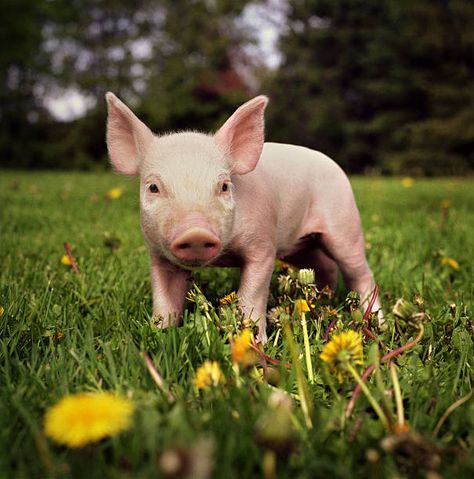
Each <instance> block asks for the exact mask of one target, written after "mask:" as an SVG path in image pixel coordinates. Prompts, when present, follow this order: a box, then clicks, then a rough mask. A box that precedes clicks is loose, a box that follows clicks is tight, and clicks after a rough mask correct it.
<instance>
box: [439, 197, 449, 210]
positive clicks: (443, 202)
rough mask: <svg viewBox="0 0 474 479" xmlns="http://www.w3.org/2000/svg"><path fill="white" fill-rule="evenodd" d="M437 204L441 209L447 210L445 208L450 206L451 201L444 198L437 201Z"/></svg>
mask: <svg viewBox="0 0 474 479" xmlns="http://www.w3.org/2000/svg"><path fill="white" fill-rule="evenodd" d="M439 206H440V207H441V209H443V210H447V209H449V208H451V201H449V200H446V199H444V200H441V201H440V202H439Z"/></svg>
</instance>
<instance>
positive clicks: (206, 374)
mask: <svg viewBox="0 0 474 479" xmlns="http://www.w3.org/2000/svg"><path fill="white" fill-rule="evenodd" d="M224 380H225V378H224V374H223V373H222V370H221V367H220V366H219V363H218V362H217V361H205V362H204V363H203V364H201V366H199V368H198V370H197V371H196V377H195V378H194V385H195V386H196V387H197V388H198V389H204V388H207V387H215V386H218V385H219V384H220V383H223V382H224Z"/></svg>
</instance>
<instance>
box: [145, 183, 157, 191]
mask: <svg viewBox="0 0 474 479" xmlns="http://www.w3.org/2000/svg"><path fill="white" fill-rule="evenodd" d="M148 189H149V190H150V192H151V193H159V192H160V189H159V188H158V186H157V185H156V184H155V183H152V184H151V185H150V186H149V187H148Z"/></svg>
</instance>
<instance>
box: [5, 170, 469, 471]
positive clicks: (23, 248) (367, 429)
mask: <svg viewBox="0 0 474 479" xmlns="http://www.w3.org/2000/svg"><path fill="white" fill-rule="evenodd" d="M352 182H353V186H354V190H355V194H356V198H357V202H358V205H359V209H360V211H361V215H362V221H363V224H364V231H365V235H366V241H367V255H368V259H369V263H370V264H371V266H372V269H373V271H374V273H375V276H376V280H377V283H378V284H379V286H380V291H381V294H382V300H383V305H384V310H385V314H386V323H385V324H384V325H383V326H381V327H378V326H377V325H376V324H374V322H373V318H371V316H370V315H368V316H369V317H368V318H367V317H364V318H363V317H362V314H361V313H360V312H359V310H358V309H357V308H356V307H355V304H356V298H355V299H354V298H352V296H349V298H348V299H347V298H346V295H347V291H345V290H344V288H343V285H342V284H340V285H339V286H338V288H337V290H336V292H335V294H334V295H332V294H330V293H329V292H327V291H326V292H316V291H315V290H314V288H312V287H310V286H307V285H306V286H305V284H304V281H302V280H301V278H300V279H298V272H297V271H293V270H291V269H290V270H288V269H287V267H286V266H285V265H282V264H280V265H278V267H277V271H276V272H275V275H274V280H273V283H272V290H271V298H270V308H274V309H273V310H272V312H271V316H272V318H273V319H272V320H271V321H270V322H269V329H268V333H269V341H268V343H267V344H266V345H265V347H264V351H263V352H260V353H257V352H255V351H254V350H253V349H251V348H250V347H249V346H248V343H246V342H245V341H244V339H245V338H244V336H245V334H244V335H241V336H239V339H235V338H236V337H237V336H238V335H239V334H241V331H242V330H243V329H244V327H245V326H250V327H251V325H248V324H246V325H244V326H243V325H241V324H240V323H239V322H238V321H237V318H238V310H237V306H236V304H235V303H234V302H231V304H229V305H221V304H220V303H219V298H222V297H223V296H224V295H225V294H228V293H230V292H231V291H233V290H235V289H236V287H237V284H238V272H237V271H235V270H224V269H222V270H203V271H197V272H196V273H195V278H194V279H195V283H196V285H197V287H198V288H199V289H194V290H193V293H194V294H193V295H192V298H191V299H193V301H189V302H188V306H187V310H186V314H185V319H184V326H183V327H181V328H171V329H169V330H159V329H157V328H156V327H155V326H154V324H153V321H152V318H151V316H150V315H151V288H150V284H149V271H148V257H147V250H146V248H145V246H144V244H143V241H142V238H141V233H140V227H139V213H138V185H137V181H136V180H135V179H127V178H122V177H118V176H116V175H113V174H111V173H97V174H94V173H49V172H30V173H17V172H5V171H1V172H0V315H1V317H0V325H1V336H0V346H1V347H0V355H1V361H0V369H1V372H0V384H1V387H0V407H1V410H0V412H1V413H0V421H1V424H0V437H1V443H0V451H1V452H0V477H2V478H3V477H5V478H16V477H18V478H33V477H51V478H55V477H57V478H62V477H74V478H76V477H77V478H79V477H87V478H95V477H97V478H103V477H113V478H148V477H173V478H184V477H189V478H206V477H216V478H224V477H226V478H232V477H239V478H253V477H266V478H269V479H270V478H274V477H278V478H283V477H293V478H317V477H324V478H327V477H334V478H337V477H341V478H342V477H348V478H359V477H361V478H367V477H374V478H377V477H380V478H395V477H407V478H408V477H409V478H412V477H429V478H432V479H434V478H437V477H446V478H448V477H456V478H463V477H466V478H468V477H469V478H470V477H474V454H473V447H474V432H473V431H474V400H473V399H472V391H473V382H474V373H473V365H474V355H473V341H472V336H473V335H472V331H473V323H472V321H473V317H472V316H473V303H474V301H473V300H474V281H473V277H474V276H473V259H474V181H473V180H472V179H419V180H418V179H415V180H411V179H404V180H402V179H400V178H391V179H385V178H353V179H352ZM113 188H120V190H119V191H118V193H117V192H116V193H117V194H116V195H115V196H116V197H114V194H109V196H112V197H108V196H107V193H108V192H110V190H111V189H113ZM120 193H121V194H120ZM65 242H68V243H69V244H70V247H71V251H72V256H73V257H74V259H75V261H76V263H77V267H78V270H79V273H76V272H75V271H74V270H73V268H72V267H71V266H70V265H67V264H63V262H62V259H63V256H64V255H66V252H65V249H64V246H63V245H64V243H65ZM65 262H67V261H65ZM316 275H317V271H316ZM199 291H202V294H200V293H199ZM302 298H306V299H307V303H309V304H310V311H309V312H305V313H304V315H303V316H304V317H303V318H302V317H301V316H302V315H301V314H300V313H299V311H298V307H297V306H298V305H299V306H300V309H301V305H302V304H303V303H301V302H300V303H298V302H297V303H296V304H295V300H297V299H302ZM400 299H402V300H403V301H399V300H400ZM209 302H210V303H211V306H209ZM394 307H395V309H394ZM366 316H367V315H366ZM348 330H354V331H357V332H359V331H361V333H360V335H359V333H358V334H357V335H356V336H357V338H362V340H363V351H364V355H363V364H360V362H361V361H357V358H356V356H355V355H354V356H351V352H353V350H352V349H350V348H349V347H348V349H347V351H346V352H348V354H349V356H350V357H349V359H348V360H347V361H346V360H344V361H342V360H341V362H340V363H336V362H333V363H331V362H325V361H323V360H322V359H321V357H320V354H321V352H322V350H323V347H324V346H325V344H328V341H334V338H337V337H340V336H339V335H340V334H341V333H342V332H343V331H348ZM230 338H233V342H232V344H233V346H231V344H230V343H231V342H230V341H229V339H230ZM237 345H239V346H240V347H241V349H242V348H243V355H240V356H239V355H238V354H237V352H238V351H237ZM246 348H247V349H246ZM354 348H355V349H357V348H356V347H354ZM354 348H353V349H354ZM398 348H402V350H400V351H399V354H398V355H397V357H395V356H394V357H393V358H392V360H391V361H390V360H389V359H388V358H387V359H383V358H385V357H386V356H390V351H395V352H397V351H396V350H397V349H398ZM403 348H405V349H403ZM241 352H242V351H241ZM145 353H146V355H145ZM146 358H148V359H149V361H148V363H147V361H146ZM239 358H240V359H239ZM207 360H211V361H216V362H217V363H218V365H216V364H214V366H213V369H212V371H211V372H212V375H211V376H209V377H207V380H209V381H210V382H212V384H211V385H209V386H208V387H202V388H198V387H197V386H203V383H202V381H199V380H198V381H197V382H196V381H195V379H196V375H197V371H198V370H199V368H200V366H201V365H202V364H203V363H205V361H207ZM243 363H248V364H243ZM371 365H376V368H375V371H374V373H373V374H372V375H371V376H370V377H369V379H368V380H367V381H366V383H365V384H366V386H367V389H366V392H367V395H366V394H364V393H362V394H360V395H359V397H358V399H357V402H356V403H355V404H353V406H354V407H353V410H352V411H348V407H351V406H352V403H350V400H351V395H352V392H353V390H354V388H355V387H356V384H357V383H356V376H357V375H358V374H362V373H363V371H364V370H365V369H366V368H368V367H370V366H371ZM221 373H222V374H221ZM199 374H202V375H203V376H202V378H204V379H203V381H204V383H205V381H206V375H205V370H203V369H201V370H200V373H199ZM157 375H159V378H161V380H162V381H160V380H159V378H158V377H157ZM200 377H201V376H200ZM202 378H201V379H202ZM99 391H112V392H114V393H116V394H117V395H119V396H120V397H123V398H126V399H128V401H129V402H131V403H132V404H133V407H134V413H133V417H132V420H131V423H130V425H129V426H128V428H126V430H124V431H122V432H121V433H118V434H112V435H111V436H110V437H106V438H105V439H103V440H101V441H98V442H94V443H90V444H87V445H85V446H83V447H80V448H69V447H67V446H62V445H60V444H57V443H55V442H54V441H53V440H52V439H51V438H50V437H48V435H47V434H45V432H44V415H45V413H46V412H47V411H48V410H50V409H51V407H52V406H53V405H54V404H55V403H57V401H59V400H60V399H61V398H62V397H64V396H66V395H69V394H75V393H82V392H94V393H96V392H99ZM284 391H286V394H285V393H284ZM368 397H370V399H368ZM377 411H378V414H377ZM68 427H69V425H68V423H65V424H64V428H65V429H68ZM71 427H72V426H71Z"/></svg>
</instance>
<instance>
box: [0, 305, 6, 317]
mask: <svg viewBox="0 0 474 479" xmlns="http://www.w3.org/2000/svg"><path fill="white" fill-rule="evenodd" d="M4 313H5V308H4V307H3V306H0V317H1V316H3V315H4Z"/></svg>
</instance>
